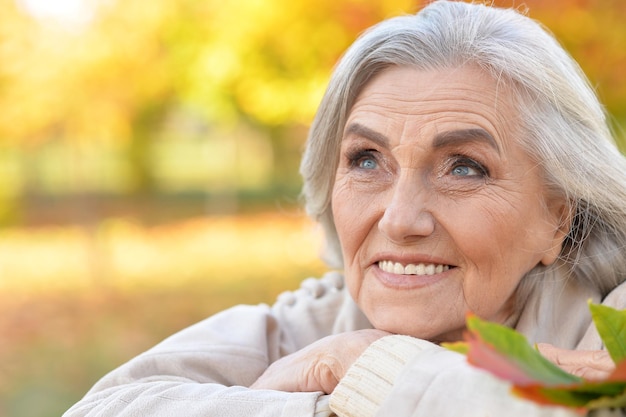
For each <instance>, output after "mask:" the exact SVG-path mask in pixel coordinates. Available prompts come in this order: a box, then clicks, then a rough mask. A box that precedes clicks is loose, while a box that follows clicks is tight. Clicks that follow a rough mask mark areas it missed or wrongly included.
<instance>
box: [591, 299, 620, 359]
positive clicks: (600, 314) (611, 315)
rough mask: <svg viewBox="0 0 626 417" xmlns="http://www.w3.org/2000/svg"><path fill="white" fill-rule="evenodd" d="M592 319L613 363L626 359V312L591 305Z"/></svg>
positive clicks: (599, 305)
mask: <svg viewBox="0 0 626 417" xmlns="http://www.w3.org/2000/svg"><path fill="white" fill-rule="evenodd" d="M589 309H590V310H591V317H592V319H593V322H594V323H595V325H596V329H598V333H599V334H600V338H601V339H602V342H604V345H605V346H606V349H607V350H608V351H609V354H610V355H611V358H612V359H613V362H615V363H619V362H622V361H623V360H624V359H626V310H616V309H614V308H611V307H607V306H603V305H601V304H593V303H591V302H590V303H589Z"/></svg>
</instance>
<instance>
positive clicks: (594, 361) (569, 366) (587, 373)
mask: <svg viewBox="0 0 626 417" xmlns="http://www.w3.org/2000/svg"><path fill="white" fill-rule="evenodd" d="M537 348H538V349H539V352H541V354H542V355H543V356H545V357H546V358H547V359H549V360H550V361H551V362H554V363H555V364H556V365H558V366H559V367H560V368H562V369H563V370H565V371H566V372H569V373H570V374H574V375H577V376H580V377H582V378H585V379H589V380H602V379H606V377H608V376H609V374H610V373H611V372H612V371H613V370H614V369H615V364H614V363H613V360H612V359H611V356H609V353H608V352H607V351H605V350H568V349H560V348H557V347H555V346H552V345H550V344H548V343H539V344H537Z"/></svg>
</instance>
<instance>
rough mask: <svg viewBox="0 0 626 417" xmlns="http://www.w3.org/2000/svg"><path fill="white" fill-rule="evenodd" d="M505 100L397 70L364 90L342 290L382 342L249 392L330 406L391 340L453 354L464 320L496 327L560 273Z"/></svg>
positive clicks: (304, 363)
mask: <svg viewBox="0 0 626 417" xmlns="http://www.w3.org/2000/svg"><path fill="white" fill-rule="evenodd" d="M507 93H508V87H507V85H506V83H505V82H504V81H497V80H494V79H493V78H492V77H491V76H489V75H487V74H485V73H484V72H482V71H481V70H480V69H478V68H475V67H471V66H467V67H461V68H456V69H449V70H441V71H418V70H416V69H413V68H408V67H392V68H389V69H387V70H385V71H383V72H381V73H380V74H378V75H377V76H376V77H374V78H373V79H372V80H371V81H370V82H369V83H368V84H367V85H366V86H365V88H364V89H363V91H362V92H361V94H360V95H359V96H358V97H357V100H356V101H355V104H354V106H353V107H352V109H351V111H350V114H349V117H348V121H347V123H346V127H345V130H344V134H343V139H342V143H341V150H340V162H339V167H338V169H337V173H336V178H335V184H334V188H333V194H332V209H333V216H334V221H335V226H336V228H337V233H338V235H339V240H340V242H341V246H342V253H343V259H344V265H345V278H346V284H347V287H348V290H349V291H350V294H351V295H352V297H353V298H354V300H355V301H356V302H357V304H358V305H359V307H360V308H361V309H362V310H363V312H364V313H365V315H366V316H367V317H368V319H369V320H370V322H371V323H372V324H373V325H374V327H375V328H376V329H379V330H363V331H357V332H351V333H344V334H341V335H336V336H329V337H327V338H324V339H321V340H320V341H318V342H316V343H314V344H312V345H310V346H308V347H306V348H304V349H302V350H301V351H299V352H296V353H294V354H292V355H289V356H287V357H285V358H282V359H280V360H279V361H277V362H275V363H273V364H272V365H271V366H270V367H269V368H268V369H267V371H266V372H265V373H264V374H263V375H261V377H260V378H259V379H258V381H256V382H255V384H254V385H253V386H252V388H258V389H262V388H265V389H278V390H284V391H323V392H325V393H330V392H332V390H333V389H334V387H335V386H336V385H337V383H338V381H340V380H341V378H342V377H343V376H344V375H345V372H346V371H347V369H348V367H349V366H350V365H351V364H352V363H353V362H354V361H355V360H356V358H358V356H359V355H360V354H361V353H362V352H363V351H364V350H365V349H366V348H367V347H368V346H369V344H371V343H372V342H373V341H375V340H377V339H378V338H380V337H382V336H384V335H386V334H405V335H411V336H414V337H417V338H421V339H426V340H430V341H433V342H442V341H456V340H459V339H460V337H461V334H462V331H463V330H464V328H465V316H466V313H467V312H468V311H472V312H473V313H475V314H477V315H479V316H481V317H482V318H485V319H488V320H491V321H494V322H504V321H505V320H506V319H507V318H508V317H510V316H511V314H513V311H512V306H513V304H514V301H515V289H516V287H517V285H518V284H519V282H520V280H521V278H522V277H523V276H524V274H526V273H527V272H528V271H529V270H530V269H532V268H533V267H535V266H536V265H538V264H543V265H549V264H551V263H552V262H554V261H555V259H556V257H557V256H558V254H559V251H560V249H561V245H562V242H563V239H564V237H565V235H566V233H567V230H568V229H569V222H568V220H567V219H565V218H564V213H565V212H567V206H566V204H565V202H564V200H563V199H562V198H559V197H558V196H551V195H549V193H548V192H547V190H546V188H545V185H544V182H543V178H542V176H541V170H540V169H539V167H538V166H537V164H536V163H535V162H534V161H533V160H532V159H531V158H530V157H529V156H528V155H527V154H526V152H525V150H524V149H523V148H522V147H521V145H520V144H519V142H518V141H517V140H516V139H517V136H518V135H519V128H518V120H517V116H518V114H519V113H518V112H517V111H516V109H515V106H514V103H513V102H512V101H511V99H510V97H511V95H510V94H507ZM383 261H389V262H383ZM420 264H421V266H420ZM420 268H421V269H420ZM541 351H542V353H544V354H545V355H546V356H547V357H548V358H549V359H551V360H552V361H554V362H555V363H557V364H558V365H559V366H561V367H563V368H564V369H566V370H568V371H574V372H576V373H578V374H582V375H583V376H593V377H601V376H602V375H606V373H607V372H608V371H609V370H610V369H611V367H610V364H609V363H608V362H607V361H606V357H605V356H604V355H603V354H600V353H594V352H571V351H562V350H558V349H556V348H554V347H550V346H545V345H544V346H543V347H541ZM609 361H610V358H609Z"/></svg>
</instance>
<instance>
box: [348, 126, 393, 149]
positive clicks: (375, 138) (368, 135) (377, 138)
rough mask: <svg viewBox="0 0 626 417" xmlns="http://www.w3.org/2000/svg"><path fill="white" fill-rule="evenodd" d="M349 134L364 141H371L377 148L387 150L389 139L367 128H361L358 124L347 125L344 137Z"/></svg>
mask: <svg viewBox="0 0 626 417" xmlns="http://www.w3.org/2000/svg"><path fill="white" fill-rule="evenodd" d="M349 134H354V135H357V136H361V137H363V138H365V139H369V140H371V141H372V142H374V143H376V144H377V145H379V146H382V147H384V148H389V138H388V137H387V136H385V135H383V134H382V133H379V132H377V131H375V130H372V129H370V128H369V127H366V126H363V125H362V124H360V123H350V125H348V128H347V129H346V132H345V134H344V136H347V135H349Z"/></svg>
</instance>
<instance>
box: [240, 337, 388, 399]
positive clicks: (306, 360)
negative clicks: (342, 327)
mask: <svg viewBox="0 0 626 417" xmlns="http://www.w3.org/2000/svg"><path fill="white" fill-rule="evenodd" d="M389 334H390V333H387V332H384V331H382V330H375V329H366V330H357V331H353V332H347V333H341V334H337V335H332V336H327V337H325V338H323V339H320V340H318V341H316V342H315V343H312V344H310V345H309V346H306V347H305V348H303V349H301V350H299V351H297V352H294V353H292V354H291V355H288V356H285V357H283V358H281V359H279V360H277V361H276V362H274V363H272V364H271V365H270V366H269V367H268V368H267V369H266V370H265V372H264V373H263V374H262V375H261V376H260V377H259V379H257V380H256V382H255V383H254V384H252V385H251V386H250V388H252V389H273V390H280V391H288V392H311V391H323V392H324V393H326V394H330V393H331V392H333V390H334V389H335V387H336V386H337V384H338V383H339V381H340V380H341V378H343V376H344V375H345V373H346V371H347V370H348V368H349V367H350V365H352V363H353V362H354V361H355V360H356V359H357V358H358V357H359V356H360V355H361V354H362V353H363V351H364V350H365V349H366V348H367V347H368V346H369V345H371V344H372V343H373V342H374V341H376V340H378V339H379V338H381V337H383V336H387V335H389Z"/></svg>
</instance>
